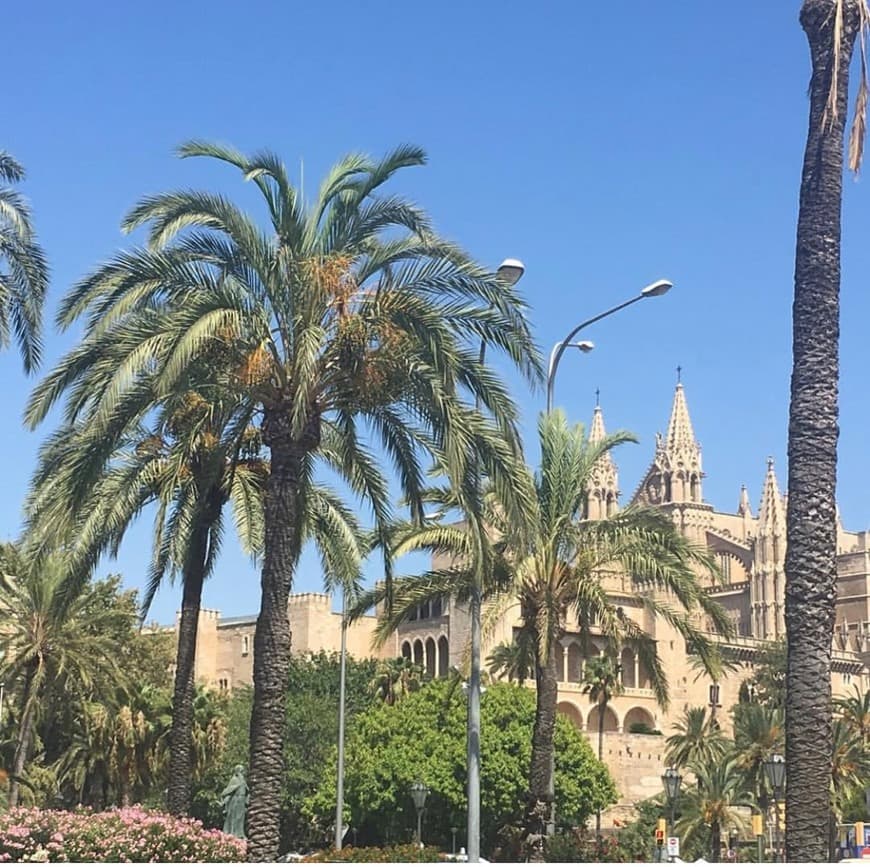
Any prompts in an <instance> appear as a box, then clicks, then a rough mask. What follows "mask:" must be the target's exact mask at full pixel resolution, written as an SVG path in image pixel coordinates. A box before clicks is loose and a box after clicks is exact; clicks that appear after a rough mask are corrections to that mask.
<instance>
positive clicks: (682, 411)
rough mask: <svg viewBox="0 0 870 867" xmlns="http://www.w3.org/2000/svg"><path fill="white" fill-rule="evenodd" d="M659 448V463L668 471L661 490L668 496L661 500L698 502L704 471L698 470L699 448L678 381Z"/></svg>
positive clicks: (699, 467) (700, 497)
mask: <svg viewBox="0 0 870 867" xmlns="http://www.w3.org/2000/svg"><path fill="white" fill-rule="evenodd" d="M659 449H660V450H661V458H662V464H663V465H664V466H665V467H667V469H668V470H669V473H668V479H667V481H668V484H667V485H666V486H665V490H666V491H669V492H670V496H669V497H666V499H665V502H668V501H670V502H674V503H700V502H702V496H701V479H702V478H703V477H704V473H703V471H702V469H701V447H700V446H699V445H698V443H697V441H696V440H695V431H694V429H693V428H692V419H691V418H690V417H689V407H688V404H687V403H686V392H685V390H684V389H683V383H682V382H678V383H677V388H676V390H675V391H674V403H673V406H672V407H671V418H670V421H668V432H667V435H666V436H665V438H664V440H662V441H660V442H659Z"/></svg>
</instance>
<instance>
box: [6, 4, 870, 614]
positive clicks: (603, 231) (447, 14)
mask: <svg viewBox="0 0 870 867" xmlns="http://www.w3.org/2000/svg"><path fill="white" fill-rule="evenodd" d="M799 5H800V4H799V2H798V0H793V2H788V0H777V2H775V3H759V2H758V0H734V2H732V3H730V4H727V5H724V6H723V5H722V4H712V3H678V2H670V3H654V4H652V3H640V2H637V3H629V4H613V3H577V2H568V0H566V2H544V3H527V2H522V3H521V2H513V0H508V2H504V0H501V2H495V0H486V2H483V0H482V2H476V3H468V2H446V0H445V2H442V3H439V4H423V5H417V4H398V3H389V2H368V3H359V2H347V0H337V2H332V3H328V4H326V3H323V4H320V3H286V2H277V0H274V2H261V0H249V2H247V3H244V4H242V3H230V2H226V0H210V2H184V3H177V2H176V3H169V2H164V0H154V2H151V3H148V4H141V3H136V4H134V3H109V2H90V3H89V2H80V3H75V4H68V3H59V2H53V3H52V2H43V3H20V4H14V5H13V6H11V7H9V8H8V9H7V10H6V11H5V13H4V16H3V24H4V28H3V29H4V40H3V51H4V64H3V65H4V79H5V81H6V94H7V95H6V99H5V100H4V104H5V108H4V123H3V136H2V139H0V147H2V148H5V149H7V150H9V151H11V152H12V153H13V154H14V155H15V156H16V157H17V158H18V159H19V160H21V161H22V162H23V163H24V164H25V165H26V167H27V169H28V172H29V179H28V181H27V183H26V185H25V187H24V190H25V192H26V194H27V196H28V197H29V198H30V199H31V201H32V204H33V207H34V209H35V212H36V218H37V224H38V228H39V232H40V236H41V239H42V241H43V243H44V245H45V247H46V249H47V252H48V256H49V259H50V261H51V265H52V271H53V280H52V289H51V295H50V298H49V306H48V316H49V321H50V320H51V317H52V316H53V314H54V310H55V307H56V304H57V302H58V299H59V298H60V297H61V295H62V294H63V293H64V292H65V291H66V290H67V288H68V287H69V286H70V284H71V283H72V281H74V280H75V279H76V278H78V277H80V276H81V275H82V274H83V273H85V272H86V271H87V270H89V269H90V268H92V267H93V266H94V265H95V264H96V263H98V262H99V261H101V260H102V259H103V258H105V257H107V256H109V255H110V254H111V253H112V252H113V251H114V250H115V249H117V248H118V247H119V246H121V245H124V244H125V243H127V241H126V240H125V239H124V238H122V236H121V235H120V232H119V230H118V225H119V221H120V219H121V216H122V214H123V213H124V212H125V211H126V209H128V208H129V207H130V206H131V205H132V204H133V203H134V202H135V201H136V199H137V198H138V197H140V196H142V195H144V194H147V193H154V192H158V191H161V190H164V189H168V188H172V187H175V186H187V185H189V186H200V187H203V186H204V187H209V188H213V189H222V190H223V191H224V192H227V193H229V194H230V195H237V194H238V191H239V189H240V186H241V183H240V181H239V180H238V178H237V176H236V175H235V174H233V173H231V172H230V171H229V170H226V171H215V170H214V169H212V168H209V167H207V166H206V165H204V164H197V163H191V162H190V161H187V162H181V161H179V160H177V159H176V158H175V157H173V155H172V150H173V148H174V146H176V145H177V144H179V143H180V142H181V141H183V140H185V139H187V138H191V137H204V138H212V139H218V140H221V141H226V142H230V143H233V144H235V145H237V146H239V147H241V148H243V149H255V148H259V147H261V146H268V147H270V148H272V149H274V150H276V151H278V152H279V153H280V154H281V155H282V156H283V158H284V159H285V161H286V163H287V164H288V166H290V167H291V168H292V169H293V171H294V173H297V172H298V166H299V163H300V160H302V159H304V166H305V177H306V179H307V181H308V183H311V184H314V183H316V182H317V180H318V179H319V177H320V176H321V175H322V173H323V171H324V170H325V169H326V167H327V166H328V165H330V164H331V163H332V162H333V161H334V160H335V159H336V158H338V157H339V156H340V155H342V154H344V153H345V152H347V151H351V150H362V151H367V152H371V153H374V154H378V153H381V152H382V151H384V150H385V149H387V148H389V147H391V146H393V145H395V144H397V143H399V142H406V141H410V142H414V143H418V144H420V145H422V146H424V147H425V148H426V149H427V150H428V153H429V157H430V164H429V165H428V166H427V167H426V168H424V169H417V170H414V171H409V172H406V173H405V175H404V177H403V178H402V179H401V181H400V189H401V191H402V192H404V193H406V194H407V195H409V196H412V197H413V198H415V199H416V200H417V201H418V202H419V203H421V204H422V205H424V206H425V207H426V208H427V209H428V210H429V211H430V212H431V214H432V215H433V216H434V219H435V221H436V224H437V226H438V227H439V228H440V230H441V231H442V233H444V234H445V235H447V236H449V237H451V238H453V239H455V240H457V241H458V242H460V243H461V244H463V245H464V246H465V247H466V248H467V249H468V250H470V251H471V252H472V253H473V254H474V255H475V256H477V257H478V258H479V259H480V260H482V261H484V262H487V263H491V264H492V265H493V266H495V265H497V264H498V263H499V262H500V261H501V259H503V258H504V257H506V256H516V257H520V258H522V259H523V260H524V262H525V264H526V268H527V270H526V276H525V277H524V279H523V283H522V287H523V288H524V290H525V293H526V295H527V297H528V299H529V300H530V302H531V304H532V311H531V318H532V320H533V322H534V327H535V332H536V335H537V338H538V340H539V343H540V345H541V346H542V347H543V348H544V351H545V352H548V351H549V348H550V346H551V345H552V343H553V342H554V341H556V340H558V339H560V338H561V337H562V336H563V335H564V332H566V331H567V330H568V328H569V327H570V326H571V325H573V324H575V323H576V322H578V321H580V320H581V319H584V318H587V317H588V316H591V315H594V314H595V313H597V312H600V311H601V310H603V309H605V308H606V307H609V306H611V305H612V304H614V303H616V302H618V301H621V300H623V299H625V298H627V297H629V296H630V295H632V294H634V293H635V291H637V290H638V289H639V288H640V287H641V286H643V285H645V284H646V283H648V282H650V281H651V280H653V279H655V278H658V277H668V278H670V279H671V280H673V281H674V284H675V288H674V289H673V290H672V291H671V293H670V294H669V295H667V296H665V297H664V298H660V299H657V300H654V301H649V302H644V303H643V304H638V305H635V306H634V307H632V308H629V309H628V310H626V311H624V312H623V313H621V314H619V315H618V316H616V317H613V318H612V319H610V320H608V321H607V322H605V323H602V324H600V325H599V326H596V327H594V328H593V329H590V330H589V332H588V333H587V334H586V335H585V336H586V337H587V338H588V339H592V340H594V341H595V342H596V344H597V348H596V350H595V351H594V352H593V353H592V354H591V355H589V356H584V357H581V356H580V355H579V353H578V354H576V355H573V354H569V355H567V356H566V357H565V359H564V361H563V364H562V367H561V369H560V377H559V380H558V383H557V402H558V403H560V404H562V405H563V406H564V407H565V408H566V410H567V411H568V413H569V416H571V417H573V418H575V419H578V420H581V419H582V420H588V419H589V417H590V415H591V410H592V407H593V404H594V392H595V389H596V388H600V389H601V403H602V406H603V408H604V412H605V419H606V422H607V424H608V427H609V428H611V429H613V428H616V427H624V428H628V429H630V430H632V431H634V432H636V433H637V434H638V435H639V436H640V438H641V444H640V445H637V446H626V447H624V448H623V449H622V450H621V451H620V452H619V453H618V455H617V460H618V463H619V466H620V476H621V483H622V490H623V497H624V499H625V498H626V497H628V496H629V495H630V494H631V492H632V491H633V490H634V488H635V486H636V485H637V483H638V481H639V479H640V476H641V474H642V472H643V470H644V468H645V466H646V465H647V463H648V462H649V460H650V458H651V456H652V449H653V441H654V435H655V432H656V430H662V429H664V427H665V425H666V424H667V418H668V413H669V410H670V404H671V399H672V394H673V388H674V383H675V368H676V366H677V365H678V364H679V365H682V368H683V382H684V384H685V387H686V393H687V397H688V401H689V407H690V410H691V413H692V418H693V422H694V425H695V431H696V434H697V436H698V439H699V440H700V442H701V444H702V446H703V455H704V466H705V469H706V471H707V474H708V475H707V479H706V481H705V488H704V492H705V498H706V499H707V500H708V501H709V502H712V503H713V504H715V505H716V506H717V507H719V508H723V509H726V510H733V509H735V508H736V506H737V499H738V494H739V490H740V484H741V483H743V482H745V483H746V484H747V485H748V486H749V492H750V496H751V498H752V501H753V504H755V505H756V507H757V503H758V500H759V497H760V493H761V490H760V489H761V482H762V479H763V476H764V470H765V459H766V457H767V456H768V455H772V456H773V457H774V458H775V459H776V463H777V469H778V473H779V477H780V484H781V485H782V486H783V488H784V487H785V484H786V479H785V447H786V426H787V407H788V380H789V370H790V346H791V344H790V329H791V322H790V318H791V294H792V279H793V269H794V234H795V216H796V203H797V194H798V183H799V172H800V164H801V158H802V153H803V145H804V138H805V131H806V122H807V101H806V87H807V82H808V78H809V61H808V52H807V48H806V43H805V39H804V35H803V33H802V31H801V30H800V27H799V24H798V21H797V15H798V7H799ZM845 191H846V194H845V213H844V239H843V240H844V244H843V264H844V267H843V329H842V392H841V415H842V434H841V439H840V467H841V470H840V485H839V500H840V505H841V510H842V515H843V518H844V522H845V524H846V526H847V527H848V528H850V529H863V528H865V527H867V525H868V524H870V502H868V499H867V495H866V490H867V481H868V475H870V473H868V471H870V450H868V449H867V448H866V442H865V438H866V433H865V430H866V428H867V426H868V423H870V405H868V403H867V399H866V380H865V374H863V373H862V371H866V369H867V367H868V363H867V343H866V336H865V333H864V332H865V331H866V322H867V320H868V312H870V295H868V293H867V290H866V280H867V275H868V274H870V244H868V243H867V238H868V236H870V190H868V189H867V184H866V182H863V181H861V180H859V181H858V182H854V181H853V180H851V179H847V181H846V184H845ZM242 195H243V196H247V195H248V193H247V191H243V192H242ZM74 337H75V335H72V334H68V335H62V336H58V335H56V334H54V333H53V331H52V330H51V329H49V333H48V338H47V352H46V362H47V363H48V364H51V363H53V362H54V361H55V360H56V359H57V358H58V357H59V355H60V353H61V352H62V351H63V350H64V349H66V348H68V347H69V346H70V345H71V342H72V340H73V339H74ZM0 374H2V378H3V379H2V381H3V383H4V390H5V395H6V401H5V411H4V413H3V417H2V419H0V438H2V442H3V446H4V454H5V467H4V484H3V496H2V499H0V538H8V537H13V536H15V535H16V534H17V533H18V530H19V527H20V521H21V513H20V509H21V501H22V498H23V495H24V493H25V491H26V488H27V484H28V479H29V476H30V473H31V471H32V468H33V461H34V455H35V452H36V449H37V446H38V443H39V440H40V438H41V436H42V435H43V434H44V433H45V432H37V433H36V434H31V433H28V432H25V431H24V430H23V429H22V426H21V423H20V418H21V412H22V408H23V405H24V402H25V399H26V396H27V394H28V392H29V389H30V387H31V385H32V383H31V382H28V381H27V380H26V379H25V378H24V376H23V374H22V372H21V367H20V363H19V360H18V358H17V356H16V355H15V354H14V353H11V352H10V353H6V354H5V355H3V356H0ZM519 399H520V402H521V404H522V406H523V409H524V413H525V425H526V429H527V430H528V431H529V433H531V432H532V431H533V430H534V423H535V416H536V413H537V411H538V409H539V408H540V406H541V403H542V400H543V396H542V395H540V394H538V395H529V394H528V393H526V392H524V391H521V392H519ZM531 446H532V447H531V448H530V453H531V454H532V455H534V451H535V450H534V447H533V443H532V444H531ZM149 529H150V526H148V525H145V524H143V525H142V526H140V527H139V528H137V530H136V531H135V532H132V533H131V534H130V536H129V540H128V542H127V543H126V544H125V547H124V549H123V551H122V555H121V557H120V560H119V564H118V567H117V568H119V570H120V571H121V572H122V573H123V575H124V577H125V579H126V581H127V582H128V584H129V585H130V586H138V585H139V584H140V583H141V582H142V580H143V575H144V572H145V568H146V563H147V559H148V553H149V552H148V541H149ZM319 585H320V575H319V574H318V572H317V569H316V568H315V566H314V564H313V563H312V562H310V561H308V560H306V562H305V563H304V564H303V569H302V570H301V572H300V575H299V577H298V579H297V582H296V589H297V590H315V589H318V588H319ZM258 598H259V583H258V576H257V574H256V571H255V570H254V569H253V568H252V567H251V566H250V564H249V563H248V562H247V560H246V559H245V558H244V557H243V556H242V555H241V554H240V553H239V552H238V551H237V550H236V548H235V545H234V543H233V542H232V541H231V540H230V539H229V538H228V542H227V545H226V551H225V554H224V557H223V559H222V561H221V563H220V565H219V567H218V569H217V574H216V575H215V577H214V579H213V580H212V581H211V583H210V584H209V585H208V586H207V589H206V593H205V603H206V605H209V606H211V607H217V608H220V609H222V610H223V611H224V613H226V614H238V613H249V612H254V611H256V610H257V606H258ZM176 606H177V595H176V591H173V590H169V591H167V592H164V593H162V594H161V595H160V596H159V597H158V600H157V602H156V604H155V607H154V609H153V613H154V615H155V616H156V617H157V618H158V619H160V620H161V621H168V620H171V619H172V617H173V615H174V611H175V609H176Z"/></svg>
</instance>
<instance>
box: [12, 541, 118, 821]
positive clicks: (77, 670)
mask: <svg viewBox="0 0 870 867" xmlns="http://www.w3.org/2000/svg"><path fill="white" fill-rule="evenodd" d="M18 565H19V570H18V571H19V574H18V575H15V576H13V575H8V574H6V573H5V572H4V573H3V574H2V575H0V651H2V657H0V681H3V682H5V683H7V684H9V683H16V682H18V683H20V696H21V699H20V701H21V706H20V711H19V725H18V733H17V735H16V742H15V755H14V758H13V762H12V781H11V786H10V790H9V806H10V807H14V806H16V805H17V803H18V797H19V787H20V781H21V779H22V774H23V772H24V766H25V763H26V761H27V757H28V753H29V751H30V748H31V743H32V739H33V735H34V731H35V725H36V716H37V712H38V708H39V704H40V699H41V697H42V695H43V692H44V691H45V689H46V688H47V687H49V686H50V687H52V688H54V689H56V690H61V691H62V690H63V689H64V685H65V684H66V685H67V688H69V689H72V688H73V687H75V688H76V689H88V688H90V687H92V686H93V685H94V684H95V683H97V682H103V683H105V682H107V681H108V682H112V681H113V682H115V683H118V684H121V685H123V684H124V676H123V672H122V671H121V670H119V668H118V664H117V660H116V656H117V648H116V647H115V646H114V642H113V641H112V632H111V625H112V623H113V621H114V619H115V613H114V612H112V611H110V610H106V609H105V608H104V607H103V606H102V605H101V604H99V600H100V598H101V597H98V596H96V595H95V594H94V593H92V592H91V590H92V588H91V586H90V585H85V586H83V587H81V588H80V589H79V591H78V592H77V593H75V594H70V593H67V592H64V589H65V588H64V586H63V580H64V577H65V571H64V564H63V562H62V560H61V556H60V555H57V554H56V555H53V556H52V557H50V558H48V559H47V560H45V561H44V562H43V563H41V564H40V566H39V568H36V567H34V566H31V565H29V564H27V563H19V564H18Z"/></svg>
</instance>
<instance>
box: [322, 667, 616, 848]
mask: <svg viewBox="0 0 870 867" xmlns="http://www.w3.org/2000/svg"><path fill="white" fill-rule="evenodd" d="M481 716H482V720H481V747H482V757H481V831H482V839H483V845H484V846H486V847H492V846H493V845H494V844H495V842H496V840H497V838H498V835H499V832H500V831H501V829H502V828H504V827H505V826H510V825H515V824H516V823H517V822H518V821H519V819H520V817H521V815H522V808H523V804H524V802H525V792H526V791H527V788H528V771H529V762H530V759H531V733H532V725H533V722H534V717H535V696H534V694H533V693H532V692H531V691H529V690H526V689H522V688H519V687H515V686H511V685H509V684H496V685H493V686H492V687H490V688H489V689H488V690H487V692H486V695H485V696H484V697H483V701H482V707H481ZM465 717H466V707H465V701H464V698H463V696H462V693H461V691H459V690H455V689H453V690H451V685H450V684H449V683H448V682H447V681H445V680H438V681H433V682H431V683H429V684H427V685H425V686H424V687H422V688H421V689H420V690H419V691H417V692H414V693H411V694H410V695H408V696H407V697H406V698H405V699H404V700H403V701H401V702H399V703H397V704H395V705H393V706H389V705H379V706H375V707H372V708H371V709H370V710H368V711H366V712H364V713H362V714H360V716H359V717H357V719H356V721H355V723H354V725H353V728H352V731H351V732H350V734H349V737H348V741H347V747H346V766H345V767H346V771H345V800H346V809H347V811H348V812H347V813H346V815H347V816H348V822H349V824H350V825H351V826H352V827H353V828H354V829H356V830H357V833H358V837H359V839H360V840H361V841H364V842H366V843H369V842H371V843H382V842H398V841H401V840H407V839H409V838H410V837H411V835H412V833H413V829H414V828H415V827H416V825H415V823H416V814H415V812H414V807H413V804H412V802H411V797H410V794H409V787H410V785H411V783H413V782H414V781H416V780H418V779H419V780H421V781H422V782H424V783H425V784H426V785H427V786H428V787H429V790H430V794H429V796H428V799H427V801H426V815H425V818H424V839H425V840H433V841H437V842H439V843H440V844H441V845H442V846H445V847H446V846H448V845H449V844H450V827H451V826H459V827H463V825H464V815H465V767H466V757H465V749H466V743H465ZM332 761H333V763H334V761H335V759H334V757H333V759H332ZM333 766H334V765H333ZM615 797H616V791H615V788H614V786H613V782H612V780H611V779H610V775H609V774H608V772H607V769H606V768H605V767H603V766H602V765H600V764H599V763H598V762H597V761H596V759H595V758H594V756H593V754H592V751H591V749H590V747H589V745H588V743H587V741H586V739H585V738H584V737H583V735H582V734H581V733H579V732H578V731H577V730H576V729H575V728H574V727H573V726H572V725H571V723H570V722H569V721H568V720H564V719H561V718H560V719H559V720H558V721H557V726H556V803H557V810H558V815H559V817H560V820H561V821H563V822H565V823H566V824H580V823H582V822H583V821H585V819H586V818H587V817H588V816H589V815H590V814H591V813H592V812H594V810H596V809H597V808H599V807H604V806H607V804H609V803H611V802H612V801H613V800H614V799H615ZM307 808H308V809H309V810H310V813H311V815H312V817H313V819H314V820H315V821H316V822H318V824H319V826H320V827H321V828H322V829H323V832H324V837H325V836H326V829H327V828H328V826H329V824H330V822H331V818H332V815H333V810H334V809H335V775H334V772H332V771H330V772H329V773H327V774H325V775H324V779H323V781H322V784H321V786H320V787H319V788H318V791H317V793H316V795H314V796H313V797H312V798H310V799H309V800H308V802H307ZM460 839H461V838H460Z"/></svg>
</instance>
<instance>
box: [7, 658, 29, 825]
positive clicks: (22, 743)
mask: <svg viewBox="0 0 870 867" xmlns="http://www.w3.org/2000/svg"><path fill="white" fill-rule="evenodd" d="M35 676H36V666H35V663H34V664H31V665H29V666H28V669H27V674H26V675H25V678H24V690H23V692H22V696H21V722H20V723H19V725H18V739H17V741H16V743H15V755H14V756H13V758H12V782H11V783H10V785H9V801H8V803H9V807H10V808H12V807H17V806H18V799H19V798H20V796H21V775H22V774H23V773H24V765H25V763H26V762H27V754H28V752H30V741H31V740H32V738H33V726H34V723H35V722H36V701H35V700H34V697H33V695H32V692H33V680H34V677H35Z"/></svg>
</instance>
